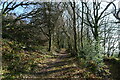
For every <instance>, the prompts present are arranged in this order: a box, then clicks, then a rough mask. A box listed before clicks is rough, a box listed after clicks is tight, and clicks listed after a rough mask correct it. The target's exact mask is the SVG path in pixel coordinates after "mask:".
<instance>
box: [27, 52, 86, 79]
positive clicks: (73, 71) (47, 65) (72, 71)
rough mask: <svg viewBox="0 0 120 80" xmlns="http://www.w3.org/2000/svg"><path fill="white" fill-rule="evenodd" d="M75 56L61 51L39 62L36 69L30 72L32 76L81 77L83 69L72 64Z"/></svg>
mask: <svg viewBox="0 0 120 80" xmlns="http://www.w3.org/2000/svg"><path fill="white" fill-rule="evenodd" d="M74 61H75V58H72V57H71V56H70V54H68V53H66V52H65V51H61V52H60V53H58V54H56V55H55V56H54V57H53V58H47V59H45V60H43V62H41V63H39V64H38V66H37V67H36V68H37V71H35V72H34V73H30V75H29V76H31V77H32V78H33V77H35V78H82V77H83V76H84V75H83V73H84V72H83V71H84V70H81V69H79V68H78V67H77V66H76V65H75V64H74Z"/></svg>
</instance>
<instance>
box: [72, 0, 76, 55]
mask: <svg viewBox="0 0 120 80" xmlns="http://www.w3.org/2000/svg"><path fill="white" fill-rule="evenodd" d="M73 31H74V51H75V53H76V52H77V33H76V16H75V2H73Z"/></svg>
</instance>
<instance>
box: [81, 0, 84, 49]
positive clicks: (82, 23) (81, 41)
mask: <svg viewBox="0 0 120 80" xmlns="http://www.w3.org/2000/svg"><path fill="white" fill-rule="evenodd" d="M83 12H84V6H83V0H82V23H81V48H82V49H83V19H84V15H83Z"/></svg>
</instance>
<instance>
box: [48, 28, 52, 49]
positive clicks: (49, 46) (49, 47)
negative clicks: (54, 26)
mask: <svg viewBox="0 0 120 80" xmlns="http://www.w3.org/2000/svg"><path fill="white" fill-rule="evenodd" d="M51 41H52V38H51V30H49V45H48V51H51Z"/></svg>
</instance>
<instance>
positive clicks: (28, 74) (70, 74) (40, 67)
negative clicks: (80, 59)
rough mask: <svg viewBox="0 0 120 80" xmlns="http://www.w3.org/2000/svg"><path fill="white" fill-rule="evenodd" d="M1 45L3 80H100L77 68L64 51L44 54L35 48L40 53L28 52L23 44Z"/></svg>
mask: <svg viewBox="0 0 120 80" xmlns="http://www.w3.org/2000/svg"><path fill="white" fill-rule="evenodd" d="M2 45H3V48H2V51H3V52H2V54H3V69H4V70H3V71H2V74H3V76H2V77H3V80H25V79H27V80H34V79H37V80H41V79H47V80H49V78H54V79H58V78H59V79H68V80H70V79H73V78H76V79H78V80H86V79H88V80H91V79H92V80H98V79H99V80H100V77H97V76H95V75H94V74H92V73H91V72H89V71H88V70H86V68H80V66H81V65H79V67H78V65H77V60H76V58H74V57H71V56H70V54H69V53H67V52H66V50H65V49H61V51H58V52H55V51H52V52H46V50H42V49H41V48H40V47H37V48H38V49H39V50H42V51H39V50H34V51H32V50H30V51H29V49H28V50H26V49H27V48H24V45H23V44H19V43H17V42H15V41H9V40H5V41H4V42H3V44H2ZM33 47H34V46H33ZM44 48H45V47H44ZM50 80H51V79H50Z"/></svg>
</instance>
